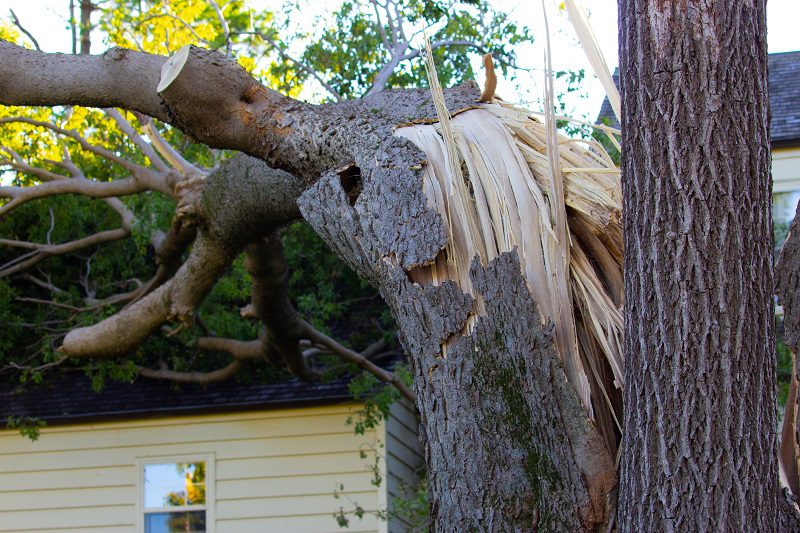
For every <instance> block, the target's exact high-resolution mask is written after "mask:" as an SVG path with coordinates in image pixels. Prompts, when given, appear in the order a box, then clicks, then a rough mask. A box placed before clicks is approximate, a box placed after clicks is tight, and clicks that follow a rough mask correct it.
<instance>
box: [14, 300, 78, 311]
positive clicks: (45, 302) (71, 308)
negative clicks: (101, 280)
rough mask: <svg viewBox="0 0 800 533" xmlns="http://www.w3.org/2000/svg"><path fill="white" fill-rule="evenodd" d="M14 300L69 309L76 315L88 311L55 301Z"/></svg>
mask: <svg viewBox="0 0 800 533" xmlns="http://www.w3.org/2000/svg"><path fill="white" fill-rule="evenodd" d="M14 300H15V301H17V302H28V303H34V304H42V305H49V306H51V307H59V308H61V309H67V310H68V311H74V312H76V313H81V312H83V311H86V310H87V309H88V308H86V307H77V306H74V305H70V304H65V303H62V302H54V301H53V300H42V299H41V298H29V297H20V298H14Z"/></svg>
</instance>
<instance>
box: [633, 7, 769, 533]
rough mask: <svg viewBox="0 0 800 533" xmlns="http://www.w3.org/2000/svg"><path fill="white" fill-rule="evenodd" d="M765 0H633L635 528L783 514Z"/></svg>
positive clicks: (751, 524) (760, 522) (754, 527)
mask: <svg viewBox="0 0 800 533" xmlns="http://www.w3.org/2000/svg"><path fill="white" fill-rule="evenodd" d="M765 4H766V2H765V1H764V0H756V1H745V0H731V1H730V2H708V1H702V0H686V1H684V2H665V1H663V0H620V1H619V24H620V74H621V75H620V79H621V89H622V99H623V101H622V113H623V119H622V131H623V140H624V144H623V145H624V147H625V149H624V150H623V154H622V168H623V197H624V203H623V207H624V219H625V220H624V231H625V302H626V303H625V305H626V307H625V323H626V327H625V348H624V351H625V376H626V380H625V383H626V385H625V390H624V401H625V420H624V439H623V449H622V461H621V467H620V469H621V470H620V483H621V491H620V508H619V519H620V529H621V530H622V531H729V530H736V531H774V530H776V528H777V525H778V523H777V522H776V519H777V518H776V517H777V516H778V515H777V504H778V501H777V493H778V491H777V486H778V470H777V465H776V455H777V450H776V446H775V443H776V438H775V437H776V427H775V366H774V331H773V328H774V324H773V322H774V317H773V307H772V276H773V273H772V231H771V230H772V224H771V206H770V191H771V179H770V148H769V129H768V124H769V117H768V115H769V100H768V94H767V43H766V26H765V24H766V11H765Z"/></svg>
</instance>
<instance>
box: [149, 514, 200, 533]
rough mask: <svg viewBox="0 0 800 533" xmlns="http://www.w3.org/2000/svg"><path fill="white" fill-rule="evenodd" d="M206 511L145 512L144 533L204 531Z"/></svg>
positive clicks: (198, 532) (193, 532) (191, 532)
mask: <svg viewBox="0 0 800 533" xmlns="http://www.w3.org/2000/svg"><path fill="white" fill-rule="evenodd" d="M205 530H206V512H205V511H187V512H184V513H147V514H145V515H144V533H172V532H181V533H205Z"/></svg>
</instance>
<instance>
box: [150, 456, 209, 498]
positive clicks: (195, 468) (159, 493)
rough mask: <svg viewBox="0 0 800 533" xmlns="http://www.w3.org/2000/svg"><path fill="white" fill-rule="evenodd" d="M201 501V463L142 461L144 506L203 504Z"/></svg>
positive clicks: (203, 486) (203, 495)
mask: <svg viewBox="0 0 800 533" xmlns="http://www.w3.org/2000/svg"><path fill="white" fill-rule="evenodd" d="M205 503H206V464H205V463H202V462H199V463H170V464H159V465H145V467H144V506H145V508H147V509H155V508H159V507H178V506H182V505H204V504H205Z"/></svg>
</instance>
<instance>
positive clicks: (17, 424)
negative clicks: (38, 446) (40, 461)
mask: <svg viewBox="0 0 800 533" xmlns="http://www.w3.org/2000/svg"><path fill="white" fill-rule="evenodd" d="M46 426H47V422H45V421H44V420H39V419H38V418H31V417H29V416H16V417H14V416H9V417H8V418H6V427H7V428H9V429H19V434H20V435H22V436H23V437H25V438H26V439H30V441H31V442H35V441H37V440H39V434H40V433H41V429H42V428H43V427H46Z"/></svg>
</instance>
